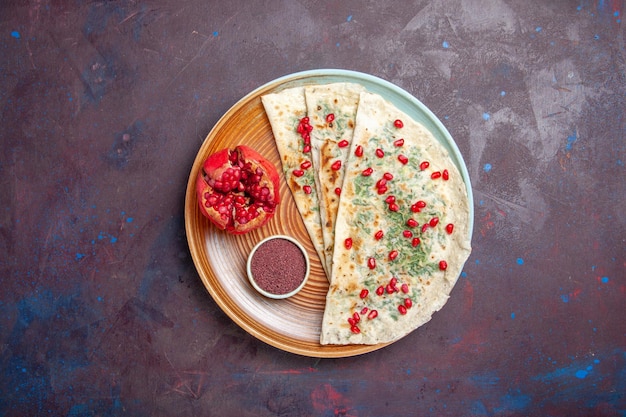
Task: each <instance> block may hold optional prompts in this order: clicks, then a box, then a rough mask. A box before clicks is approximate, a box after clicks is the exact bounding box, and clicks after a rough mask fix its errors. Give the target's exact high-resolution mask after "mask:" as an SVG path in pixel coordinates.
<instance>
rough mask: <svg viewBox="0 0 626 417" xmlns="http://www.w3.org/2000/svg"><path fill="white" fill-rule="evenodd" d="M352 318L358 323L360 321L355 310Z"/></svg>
mask: <svg viewBox="0 0 626 417" xmlns="http://www.w3.org/2000/svg"><path fill="white" fill-rule="evenodd" d="M352 318H353V319H354V322H355V323H358V322H360V321H361V316H359V313H357V312H356V311H355V312H354V314H353V315H352Z"/></svg>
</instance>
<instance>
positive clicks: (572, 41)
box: [0, 0, 626, 417]
mask: <svg viewBox="0 0 626 417" xmlns="http://www.w3.org/2000/svg"><path fill="white" fill-rule="evenodd" d="M624 12H625V10H624V2H623V1H587V0H581V1H555V2H543V1H530V2H513V1H504V0H500V1H498V0H494V1H486V0H453V1H444V0H436V1H433V2H427V1H408V2H383V1H364V2H361V1H343V2H339V1H332V2H321V1H313V2H304V1H289V0H284V1H264V2H256V1H255V2H244V1H230V2H226V1H224V2H216V1H208V2H207V1H200V0H186V1H164V0H156V1H145V0H135V1H133V0H128V1H58V0H30V1H25V2H16V1H8V2H7V1H3V2H2V3H1V5H0V58H1V59H0V106H1V107H0V111H1V113H0V121H1V122H2V127H1V129H0V140H1V144H2V149H1V152H0V202H1V207H0V209H1V211H0V216H1V217H0V231H1V233H0V274H1V276H0V280H1V282H0V368H1V372H2V377H1V379H0V415H2V416H25V415H68V416H91V415H99V416H109V415H111V416H113V415H123V414H127V415H133V416H172V415H179V416H191V415H204V416H207V415H208V416H226V415H237V416H336V415H340V416H360V417H363V416H407V415H433V416H436V415H437V416H438V415H450V416H461V415H463V416H469V415H471V416H490V415H494V416H495V415H498V416H499V415H505V416H506V415H511V416H516V415H536V416H565V415H567V416H590V415H594V416H624V415H626V398H625V397H624V392H625V391H626V352H625V348H626V325H625V323H626V322H625V319H626V317H625V315H626V314H625V311H626V302H625V292H626V291H625V288H626V287H625V285H626V282H625V279H626V256H625V249H626V243H625V239H626V210H625V209H624V207H625V206H626V205H625V198H624V196H625V195H626V168H625V167H624V164H625V162H626V149H625V147H626V145H625V140H624V139H625V136H626V134H625V133H626V121H625V119H624V114H625V112H626V106H625V97H626V86H625V79H624V77H625V71H626V62H625V53H624V42H625V39H624V22H622V18H623V13H624ZM315 68H346V69H353V70H357V71H361V72H366V73H370V74H373V75H376V76H379V77H381V78H384V79H386V80H389V81H391V82H393V83H395V84H397V85H399V86H400V87H402V88H404V89H406V90H407V91H409V92H410V93H412V94H413V95H415V96H416V97H417V98H418V99H420V100H421V101H422V102H424V103H425V104H426V105H427V106H428V107H429V108H431V110H432V111H433V112H434V113H435V114H436V115H437V116H438V117H439V118H440V119H441V120H442V122H443V123H444V124H445V126H446V127H447V128H448V130H449V131H450V132H451V134H452V136H453V137H454V138H455V140H456V142H457V144H458V146H459V148H460V150H461V152H462V154H463V156H464V158H465V161H466V163H467V165H468V169H469V172H470V175H471V179H472V182H473V187H474V197H475V206H476V217H475V233H474V238H473V248H474V249H473V252H472V255H471V257H470V259H469V260H468V262H467V264H466V266H465V269H464V272H463V274H462V276H461V278H460V280H459V282H458V284H457V286H456V287H455V289H454V291H453V292H452V296H451V299H450V301H449V302H448V304H447V305H446V306H445V307H444V308H443V310H442V311H440V312H439V313H437V314H435V316H434V318H433V320H432V321H431V322H429V323H428V324H427V325H425V326H424V327H422V328H420V329H418V330H417V331H415V332H414V333H412V334H411V335H409V336H408V337H406V338H404V339H403V340H401V341H399V342H397V343H395V344H393V345H391V346H389V347H387V348H385V349H382V350H379V351H376V352H372V353H369V354H366V355H363V356H359V357H354V358H347V359H333V360H317V359H312V358H305V357H299V356H296V355H292V354H289V353H285V352H282V351H280V350H277V349H275V348H273V347H271V346H268V345H266V344H264V343H262V342H259V341H257V340H256V339H255V338H253V337H252V336H250V335H248V334H247V333H245V332H244V331H242V330H241V329H240V328H239V327H238V326H237V325H236V324H234V323H233V322H232V321H231V320H230V319H229V318H228V317H227V316H226V315H225V314H224V313H222V312H221V310H220V309H219V308H218V307H217V305H216V304H215V303H214V302H213V300H212V299H211V297H210V295H209V294H208V293H207V291H206V290H205V288H204V287H203V285H202V283H201V281H200V280H199V278H198V275H197V273H196V271H195V268H194V266H193V263H192V261H191V258H190V255H189V252H188V248H187V242H186V238H185V234H184V227H183V200H184V192H185V186H186V182H187V177H188V174H189V170H190V168H191V165H192V162H193V159H194V157H195V154H196V152H197V150H198V148H199V147H200V144H201V143H202V141H203V139H204V137H205V136H206V135H207V133H208V132H209V130H210V129H211V127H212V126H213V124H214V123H215V122H216V121H217V120H218V118H219V117H220V116H221V115H222V114H223V113H224V112H225V111H226V110H227V109H228V108H229V107H230V106H231V105H233V104H234V103H235V102H236V101H237V100H238V99H239V98H241V97H242V96H243V95H245V94H246V93H248V92H249V91H251V90H252V89H254V88H256V87H257V86H259V85H261V84H264V83H265V82H268V81H270V80H272V79H274V78H276V77H279V76H282V75H285V74H288V73H292V72H296V71H300V70H306V69H315Z"/></svg>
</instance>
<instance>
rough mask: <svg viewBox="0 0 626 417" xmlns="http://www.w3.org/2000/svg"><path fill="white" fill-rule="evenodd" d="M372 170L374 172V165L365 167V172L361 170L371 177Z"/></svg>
mask: <svg viewBox="0 0 626 417" xmlns="http://www.w3.org/2000/svg"><path fill="white" fill-rule="evenodd" d="M372 172H374V169H373V168H372V167H369V168H365V169H364V170H363V172H361V174H362V175H363V176H364V177H369V176H370V175H372Z"/></svg>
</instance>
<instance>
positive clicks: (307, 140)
mask: <svg viewBox="0 0 626 417" xmlns="http://www.w3.org/2000/svg"><path fill="white" fill-rule="evenodd" d="M302 140H303V141H304V144H305V145H310V144H311V135H309V134H308V133H305V134H304V135H302Z"/></svg>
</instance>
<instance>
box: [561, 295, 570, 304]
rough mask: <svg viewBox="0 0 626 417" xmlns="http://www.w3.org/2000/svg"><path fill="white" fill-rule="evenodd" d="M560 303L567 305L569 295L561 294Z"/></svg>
mask: <svg viewBox="0 0 626 417" xmlns="http://www.w3.org/2000/svg"><path fill="white" fill-rule="evenodd" d="M561 301H563V302H564V303H569V295H568V294H562V295H561Z"/></svg>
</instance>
